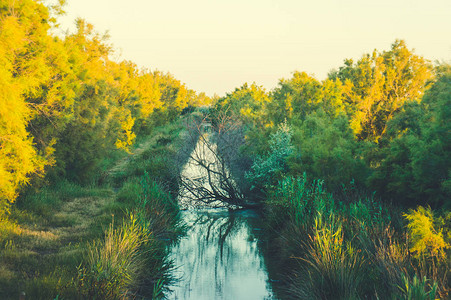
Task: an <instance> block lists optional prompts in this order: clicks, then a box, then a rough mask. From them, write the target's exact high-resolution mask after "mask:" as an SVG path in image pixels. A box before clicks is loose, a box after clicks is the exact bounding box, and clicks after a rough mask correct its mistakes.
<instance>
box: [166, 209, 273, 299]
mask: <svg viewBox="0 0 451 300" xmlns="http://www.w3.org/2000/svg"><path fill="white" fill-rule="evenodd" d="M182 218H183V219H184V221H185V222H186V225H187V226H188V231H187V234H186V236H184V237H183V238H181V239H180V241H179V242H178V243H177V244H175V245H174V246H173V247H172V248H171V251H170V257H169V258H170V259H172V260H173V262H174V265H175V267H176V268H177V269H176V271H175V272H174V274H173V275H174V276H176V277H178V278H180V279H179V280H178V282H176V283H174V284H173V285H172V286H171V287H170V288H171V289H172V293H171V294H170V296H169V298H170V299H274V296H273V293H272V290H271V285H270V283H269V281H268V275H267V272H266V267H265V264H264V259H263V257H262V254H261V253H260V251H259V247H258V243H259V241H260V237H259V234H261V228H259V227H258V226H256V224H258V221H259V219H258V216H257V215H256V213H255V212H253V211H250V210H244V211H235V212H229V211H228V210H227V209H218V208H216V209H197V210H186V211H183V212H182ZM250 220H252V221H253V222H252V226H250V223H251V222H249V221H250Z"/></svg>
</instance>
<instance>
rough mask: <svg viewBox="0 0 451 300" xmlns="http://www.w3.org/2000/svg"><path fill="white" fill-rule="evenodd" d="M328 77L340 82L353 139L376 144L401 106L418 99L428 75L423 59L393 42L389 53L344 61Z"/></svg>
mask: <svg viewBox="0 0 451 300" xmlns="http://www.w3.org/2000/svg"><path fill="white" fill-rule="evenodd" d="M329 77H330V78H331V79H340V80H341V82H344V93H345V102H346V106H347V111H348V114H349V115H350V117H351V127H352V129H353V130H354V133H355V134H356V136H357V137H358V138H359V139H361V140H369V141H374V142H378V141H379V139H380V138H381V136H382V135H383V134H385V132H386V130H387V122H388V121H389V120H391V119H392V118H393V117H394V115H395V114H396V113H397V112H398V111H399V110H400V108H401V107H402V106H403V104H404V103H406V102H407V101H413V100H415V101H418V100H419V99H420V98H421V96H422V95H423V93H424V89H425V86H426V83H427V82H428V80H429V79H431V78H432V72H431V66H430V64H429V63H428V62H427V61H426V60H425V59H423V58H422V57H420V56H417V55H415V54H413V52H411V51H410V50H408V49H407V47H406V45H405V42H404V41H402V40H397V41H395V43H393V45H392V47H391V50H390V51H383V52H382V53H379V52H377V51H376V50H374V52H373V53H372V55H370V54H366V55H364V56H363V57H362V58H361V59H360V60H359V61H358V62H357V63H354V62H353V61H352V60H351V59H348V60H345V66H344V67H340V69H339V71H338V72H332V73H331V74H330V75H329Z"/></svg>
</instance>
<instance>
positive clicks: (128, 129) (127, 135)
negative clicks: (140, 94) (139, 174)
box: [115, 115, 136, 151]
mask: <svg viewBox="0 0 451 300" xmlns="http://www.w3.org/2000/svg"><path fill="white" fill-rule="evenodd" d="M120 124H121V129H122V133H123V134H122V136H120V137H119V138H118V139H117V140H116V144H115V145H116V148H118V149H124V150H126V151H128V148H129V147H130V146H131V145H132V144H133V142H134V140H135V138H136V134H135V133H134V132H133V131H132V128H133V125H134V124H135V119H134V118H132V117H131V115H127V116H126V117H125V118H124V119H123V120H121V122H120Z"/></svg>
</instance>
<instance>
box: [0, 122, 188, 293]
mask: <svg viewBox="0 0 451 300" xmlns="http://www.w3.org/2000/svg"><path fill="white" fill-rule="evenodd" d="M183 122H184V121H183V120H179V121H177V122H174V123H171V124H167V125H165V126H162V127H159V128H156V129H154V130H153V131H152V133H151V134H150V135H149V136H146V137H140V140H139V142H138V143H136V147H135V148H134V149H132V151H131V152H132V153H131V154H126V153H122V154H118V155H114V157H109V158H105V162H103V164H101V165H103V166H104V170H99V171H98V176H97V178H98V180H97V182H96V183H95V184H91V185H90V186H80V185H78V184H75V183H72V182H69V181H65V180H61V181H59V182H57V183H56V184H53V185H50V186H47V187H44V188H42V189H40V190H39V191H30V192H29V193H27V194H25V195H23V197H22V198H20V199H19V201H18V203H17V205H16V206H14V207H13V208H12V210H11V213H10V214H9V216H5V217H3V218H2V219H1V220H0V298H1V299H18V298H19V295H20V294H21V293H25V294H26V299H54V298H56V297H58V299H122V298H134V297H140V296H146V297H149V298H150V297H155V298H158V297H160V296H161V295H162V294H163V286H164V285H163V283H164V280H168V279H169V278H168V272H167V271H168V269H169V268H170V263H169V262H167V261H165V247H164V246H165V243H166V241H167V240H168V239H170V238H171V237H172V236H173V235H174V234H175V233H176V231H177V230H178V227H177V213H178V207H177V204H176V203H175V202H174V195H175V194H176V193H177V188H178V187H177V175H178V174H177V170H178V167H177V164H178V163H181V162H182V161H183V158H182V157H183V155H178V153H179V151H180V149H181V148H182V146H183V136H184V135H183V134H182V132H183V130H184V124H183ZM175 157H180V159H179V161H178V162H177V161H176V160H174V158H175Z"/></svg>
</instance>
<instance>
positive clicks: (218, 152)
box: [181, 116, 258, 208]
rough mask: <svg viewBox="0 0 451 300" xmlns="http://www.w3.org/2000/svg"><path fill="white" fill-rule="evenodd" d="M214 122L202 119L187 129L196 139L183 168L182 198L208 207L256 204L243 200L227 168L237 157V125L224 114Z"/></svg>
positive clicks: (238, 125) (238, 143) (255, 205)
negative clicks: (219, 146) (219, 147)
mask: <svg viewBox="0 0 451 300" xmlns="http://www.w3.org/2000/svg"><path fill="white" fill-rule="evenodd" d="M216 121H217V122H214V123H212V122H209V121H207V118H204V119H203V120H202V121H201V122H197V123H196V124H194V125H192V126H191V128H190V131H191V132H192V133H191V135H192V136H195V137H199V138H198V141H197V145H196V147H195V149H194V151H193V152H192V153H191V156H190V160H189V162H188V164H189V165H188V168H187V169H185V170H184V171H182V175H181V183H182V193H181V195H182V198H184V199H185V201H186V199H188V200H189V201H190V202H194V203H196V202H197V203H201V204H206V205H207V206H209V207H218V206H228V207H246V208H250V207H257V206H258V205H257V204H255V203H250V202H248V201H246V199H245V197H244V194H243V193H242V191H241V189H240V185H238V184H237V183H236V181H235V180H234V178H233V176H232V172H231V170H230V166H232V165H234V164H236V160H238V159H239V157H238V156H239V151H238V147H239V146H240V145H241V144H242V140H243V139H242V138H240V135H239V134H238V131H239V127H240V124H239V123H238V122H236V121H233V119H232V118H230V117H227V116H223V117H222V118H218V119H216ZM224 139H226V140H224ZM218 145H221V149H218Z"/></svg>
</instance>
